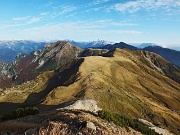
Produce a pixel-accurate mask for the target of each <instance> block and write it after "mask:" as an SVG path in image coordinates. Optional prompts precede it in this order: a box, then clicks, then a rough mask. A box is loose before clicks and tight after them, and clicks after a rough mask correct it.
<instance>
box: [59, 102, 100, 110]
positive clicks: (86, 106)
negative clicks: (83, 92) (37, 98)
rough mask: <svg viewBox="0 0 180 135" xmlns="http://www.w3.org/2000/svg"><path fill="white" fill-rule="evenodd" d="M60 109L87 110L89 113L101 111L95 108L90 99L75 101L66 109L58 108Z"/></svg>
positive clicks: (94, 103)
mask: <svg viewBox="0 0 180 135" xmlns="http://www.w3.org/2000/svg"><path fill="white" fill-rule="evenodd" d="M60 109H80V110H87V111H91V112H97V111H100V110H102V109H101V108H99V107H98V106H97V102H96V101H95V100H92V99H84V100H77V101H76V102H75V103H73V104H72V105H69V106H67V107H64V108H60ZM58 110H59V109H58Z"/></svg>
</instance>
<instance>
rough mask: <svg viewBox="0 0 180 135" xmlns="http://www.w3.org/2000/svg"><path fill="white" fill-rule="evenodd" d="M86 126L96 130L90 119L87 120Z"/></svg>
mask: <svg viewBox="0 0 180 135" xmlns="http://www.w3.org/2000/svg"><path fill="white" fill-rule="evenodd" d="M86 127H87V128H90V129H93V130H96V126H95V125H94V123H92V122H90V121H87V125H86Z"/></svg>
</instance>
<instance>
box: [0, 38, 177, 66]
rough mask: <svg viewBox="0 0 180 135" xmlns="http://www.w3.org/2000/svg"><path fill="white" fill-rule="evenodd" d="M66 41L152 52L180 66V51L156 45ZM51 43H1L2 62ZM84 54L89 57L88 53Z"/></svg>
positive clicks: (85, 46)
mask: <svg viewBox="0 0 180 135" xmlns="http://www.w3.org/2000/svg"><path fill="white" fill-rule="evenodd" d="M66 41H68V42H69V43H71V44H73V45H75V46H78V47H80V48H83V49H87V48H97V49H107V50H113V49H115V48H121V49H124V48H126V49H129V50H146V51H151V52H155V53H157V54H159V55H160V56H162V57H164V58H165V59H167V60H168V61H170V62H171V63H174V64H176V65H178V66H180V61H179V60H180V51H176V50H172V49H168V48H163V47H161V46H158V45H156V44H154V43H142V44H133V45H134V46H133V45H130V44H127V43H124V42H120V43H113V42H109V41H105V40H97V41H89V42H76V41H74V40H66ZM50 42H53V41H32V40H17V41H16V40H12V41H0V62H4V63H11V62H12V61H13V60H14V58H15V57H16V56H17V54H18V53H25V54H29V53H31V52H33V51H35V50H38V49H42V48H43V47H44V45H45V44H47V43H50ZM88 51H90V50H88ZM91 53H92V52H91ZM84 54H86V55H87V51H86V53H84ZM88 55H90V53H89V52H88ZM96 55H97V53H96Z"/></svg>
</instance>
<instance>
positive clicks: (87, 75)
mask: <svg viewBox="0 0 180 135" xmlns="http://www.w3.org/2000/svg"><path fill="white" fill-rule="evenodd" d="M142 59H143V61H142ZM144 62H145V63H144ZM151 65H152V63H150V62H149V61H148V60H146V59H145V58H144V57H143V56H141V54H140V53H139V52H138V53H137V52H131V51H128V50H120V49H117V50H116V51H115V53H114V57H100V56H93V57H86V58H84V62H83V63H82V64H81V65H80V67H79V70H78V73H77V74H79V76H78V81H76V82H74V83H72V84H70V85H68V86H58V87H56V88H54V89H53V90H51V91H50V92H49V94H48V95H47V96H46V97H45V100H44V102H43V103H42V104H44V105H58V104H60V103H63V102H67V101H71V100H76V99H79V98H87V99H88V98H91V99H94V100H96V101H98V105H99V106H100V107H102V108H103V109H106V110H109V111H115V112H118V113H122V114H124V115H127V116H130V117H133V118H138V117H140V118H144V119H147V120H149V121H152V122H154V123H155V124H159V125H161V126H163V127H166V128H169V129H170V130H172V131H174V132H176V131H177V130H178V127H180V114H179V112H180V106H179V104H180V84H178V83H177V82H175V81H173V80H171V79H169V78H168V77H166V76H164V75H162V74H159V73H158V72H157V71H156V70H155V69H154V68H152V66H151ZM51 75H53V73H50V75H49V77H51ZM39 77H40V79H41V82H40V86H37V87H34V88H35V89H33V92H35V91H37V92H40V91H43V89H44V88H45V87H46V86H47V84H48V80H47V78H48V75H47V74H42V75H41V76H39ZM43 80H44V81H43ZM54 81H55V82H56V81H58V80H54ZM27 91H28V90H27ZM23 92H25V91H23ZM7 96H8V95H7ZM11 96H12V95H11ZM11 96H9V97H6V100H8V99H9V98H10V97H11ZM26 96H27V95H26ZM20 97H21V96H19V98H20ZM25 98H26V97H25V96H24V97H23V100H24V99H25ZM37 98H39V97H37ZM4 101H5V100H4Z"/></svg>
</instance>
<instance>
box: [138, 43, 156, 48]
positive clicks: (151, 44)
mask: <svg viewBox="0 0 180 135" xmlns="http://www.w3.org/2000/svg"><path fill="white" fill-rule="evenodd" d="M148 46H158V45H156V44H154V43H142V44H140V45H138V46H137V47H138V48H141V49H143V48H145V47H148Z"/></svg>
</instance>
